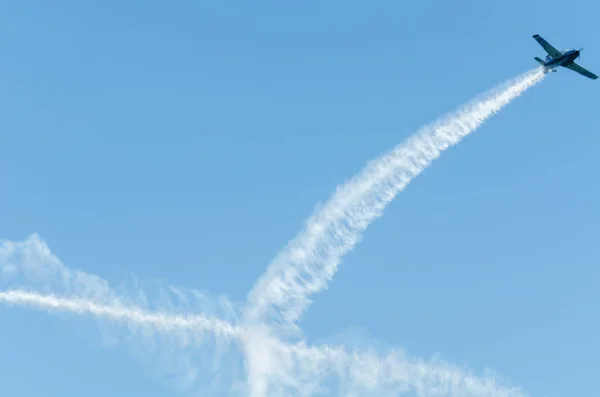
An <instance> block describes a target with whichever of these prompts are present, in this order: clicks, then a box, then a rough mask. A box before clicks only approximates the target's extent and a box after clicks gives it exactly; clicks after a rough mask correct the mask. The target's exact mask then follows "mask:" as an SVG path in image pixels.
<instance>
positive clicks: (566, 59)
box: [544, 50, 579, 67]
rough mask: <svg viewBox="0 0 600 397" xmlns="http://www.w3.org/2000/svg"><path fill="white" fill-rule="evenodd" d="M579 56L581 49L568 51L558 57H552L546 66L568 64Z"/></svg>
mask: <svg viewBox="0 0 600 397" xmlns="http://www.w3.org/2000/svg"><path fill="white" fill-rule="evenodd" d="M578 57H579V50H571V51H567V52H565V53H564V54H562V55H561V56H559V57H557V58H552V59H550V60H549V61H547V62H546V63H544V66H547V67H555V66H567V65H570V64H572V63H573V61H575V60H576V59H577V58H578Z"/></svg>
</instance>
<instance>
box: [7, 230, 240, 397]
mask: <svg viewBox="0 0 600 397" xmlns="http://www.w3.org/2000/svg"><path fill="white" fill-rule="evenodd" d="M0 243H1V244H0V302H3V303H5V304H7V305H9V306H22V307H30V308H35V309H40V310H45V311H47V312H49V313H64V314H67V315H68V314H76V315H77V314H79V315H86V316H87V317H90V318H92V319H94V320H95V321H96V322H97V324H98V325H99V327H100V331H101V336H102V338H103V341H105V342H107V343H109V344H113V345H114V344H116V343H119V342H125V343H126V344H127V346H128V347H129V348H130V349H131V352H132V353H133V354H134V356H136V357H138V358H139V359H141V360H143V361H146V362H150V363H151V368H153V369H154V370H157V371H158V372H159V373H161V374H163V375H166V376H167V378H168V379H169V383H171V384H172V385H173V386H174V387H177V388H179V389H181V390H182V391H183V392H189V391H191V390H199V389H200V388H201V387H205V388H208V387H213V388H216V389H219V390H221V389H222V387H221V386H222V385H223V384H228V383H231V379H232V378H234V377H238V375H237V374H235V372H236V371H239V372H240V373H241V372H242V371H243V367H242V364H239V363H240V362H241V361H242V357H241V355H240V353H239V351H238V350H239V349H234V350H230V345H232V343H234V344H235V343H239V339H240V337H239V332H240V330H239V328H238V327H237V326H236V325H235V324H237V323H238V322H239V321H238V319H237V318H238V316H237V313H236V312H237V310H236V309H235V308H234V307H233V305H232V304H231V303H230V302H229V301H228V300H227V299H224V298H220V299H214V298H213V299H209V298H208V297H206V296H205V294H202V293H200V292H198V291H194V290H185V289H181V288H174V287H171V286H168V285H160V284H154V283H153V285H150V283H146V284H148V285H145V286H144V287H145V288H142V287H141V286H140V284H142V283H139V282H135V284H134V285H133V286H131V285H130V286H123V287H121V288H119V289H114V288H111V287H110V285H109V284H108V282H107V281H105V280H103V279H101V278H100V277H97V276H95V275H91V274H87V273H84V272H81V271H76V270H71V269H69V268H68V267H67V266H65V265H64V264H63V263H62V262H61V261H60V260H59V258H57V257H56V256H55V255H54V254H53V253H52V252H51V251H50V249H49V247H48V246H47V245H46V243H44V242H43V241H42V240H41V239H40V237H39V236H38V235H37V234H34V235H32V236H30V237H29V238H27V239H26V240H24V241H21V242H12V241H0ZM77 329H78V330H79V329H81V328H80V327H77ZM233 347H235V345H234V346H233ZM223 360H226V361H223ZM206 363H208V364H206ZM218 363H220V364H218ZM225 364H227V365H225ZM236 366H237V367H238V368H236ZM229 372H230V373H229ZM216 375H219V376H220V377H221V379H218V380H217V381H216V383H217V384H215V385H209V386H206V385H205V384H204V383H205V379H206V378H207V377H208V376H210V377H211V378H213V379H216ZM227 377H229V378H227Z"/></svg>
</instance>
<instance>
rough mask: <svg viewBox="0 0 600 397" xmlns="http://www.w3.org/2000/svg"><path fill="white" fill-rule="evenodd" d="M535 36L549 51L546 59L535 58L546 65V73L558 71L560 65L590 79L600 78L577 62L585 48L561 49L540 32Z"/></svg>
mask: <svg viewBox="0 0 600 397" xmlns="http://www.w3.org/2000/svg"><path fill="white" fill-rule="evenodd" d="M533 38H534V39H535V40H536V41H537V42H538V43H540V45H541V46H542V47H543V48H544V50H546V52H547V53H548V55H547V56H546V60H545V61H543V60H541V59H540V58H538V57H534V58H533V59H535V60H536V61H537V62H538V63H539V64H540V65H542V66H544V68H545V69H546V73H548V72H550V71H552V72H556V68H558V67H559V66H563V67H565V68H567V69H571V70H572V71H574V72H577V73H579V74H581V75H583V76H585V77H588V78H590V79H593V80H596V79H597V78H598V76H596V75H595V74H594V73H592V72H590V71H589V70H587V69H585V68H583V67H581V66H579V65H578V64H576V63H575V60H576V59H577V58H578V57H579V55H580V54H581V51H582V50H583V48H580V49H579V50H568V51H559V50H557V49H556V48H554V47H552V46H551V45H550V43H548V42H547V41H546V40H544V39H543V38H542V36H540V35H539V34H534V35H533Z"/></svg>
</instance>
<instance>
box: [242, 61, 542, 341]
mask: <svg viewBox="0 0 600 397" xmlns="http://www.w3.org/2000/svg"><path fill="white" fill-rule="evenodd" d="M543 77H544V72H543V70H542V69H540V68H536V69H534V70H531V71H529V72H527V73H524V74H522V75H520V76H518V77H516V78H514V79H512V80H510V81H508V82H506V83H504V84H502V85H500V86H498V87H496V88H494V89H492V90H491V91H489V92H488V93H486V94H484V96H483V97H482V98H479V99H476V100H474V101H471V102H470V103H468V104H466V105H465V106H463V107H462V108H460V109H459V110H457V111H456V112H453V113H450V114H449V115H446V116H445V117H443V118H442V119H440V120H438V121H436V122H434V123H433V124H430V125H427V126H425V127H423V128H422V129H421V130H419V131H418V132H417V133H415V134H414V135H412V136H411V137H409V138H408V139H407V140H406V141H404V142H402V143H401V144H399V145H398V146H397V147H395V148H394V149H392V150H391V151H389V152H388V153H386V154H384V155H383V156H381V157H379V158H377V159H375V160H373V161H371V162H370V163H369V164H368V165H367V166H366V167H365V169H364V170H363V171H362V172H361V173H360V174H358V175H357V176H355V177H353V178H352V179H351V180H350V181H348V182H347V183H345V184H344V185H342V186H341V187H338V189H337V191H336V192H335V194H334V195H333V196H332V197H331V198H330V199H329V201H328V202H327V203H325V205H324V206H323V207H322V208H321V209H320V210H318V211H317V212H316V213H314V214H313V215H312V216H311V217H310V218H309V219H308V220H307V221H306V226H305V228H304V229H303V231H302V232H301V233H300V234H299V235H298V236H297V237H296V238H295V239H294V240H292V241H291V242H289V243H288V245H287V246H286V247H285V248H284V249H283V250H282V251H281V252H280V253H279V254H278V255H277V256H276V257H275V259H274V260H273V261H272V262H271V264H270V265H269V267H268V270H267V272H266V273H265V274H264V275H263V276H262V277H261V278H260V279H259V280H258V282H257V283H256V284H255V286H254V288H253V289H252V290H251V292H250V293H249V295H248V304H247V306H246V311H245V313H244V320H245V321H247V322H256V323H260V322H262V321H267V319H268V318H266V316H268V315H269V316H270V319H271V320H275V321H277V322H279V326H280V327H282V329H286V330H287V331H292V332H297V331H298V330H299V328H298V326H297V325H296V324H295V323H296V322H297V321H298V320H299V319H300V318H301V316H302V314H303V312H304V311H305V309H306V308H307V307H308V305H309V304H310V302H311V301H310V295H311V294H314V293H317V292H319V291H321V290H322V289H324V288H326V287H327V283H328V282H329V280H331V279H332V278H333V276H334V274H335V272H336V271H337V268H338V266H339V263H340V261H341V259H342V257H343V256H344V255H345V254H346V253H347V252H349V251H350V250H351V249H352V248H353V247H354V246H355V245H356V244H357V243H358V242H359V241H360V239H361V235H362V233H363V232H364V230H365V229H366V228H367V226H368V225H369V224H370V223H371V222H372V221H373V220H375V219H376V218H378V217H379V216H380V215H381V214H382V212H383V210H384V208H385V207H386V205H387V204H388V203H389V202H390V201H392V200H393V198H394V197H395V196H396V195H397V194H398V193H399V192H401V191H402V190H403V189H404V188H405V187H406V186H407V185H408V184H409V183H410V181H411V180H412V179H414V178H415V177H416V176H417V175H419V174H420V173H421V172H422V171H423V170H425V169H426V168H427V167H428V166H429V164H430V163H431V162H432V161H433V160H435V159H436V158H437V157H439V156H440V154H441V152H442V151H444V150H445V149H447V148H449V147H450V146H452V145H454V144H456V143H458V142H459V141H460V140H461V139H463V138H464V137H465V136H467V135H468V134H470V133H471V132H473V131H475V129H477V127H479V126H480V125H481V124H482V123H483V122H484V121H485V120H487V119H488V118H489V117H491V116H492V115H494V114H495V113H497V112H498V111H500V110H501V109H502V108H503V107H504V106H505V105H507V104H508V103H509V102H511V101H512V100H513V99H515V98H516V97H518V96H519V95H521V94H522V93H523V92H525V90H527V89H528V88H529V87H531V86H533V85H534V84H536V83H538V82H540V81H541V80H542V79H543Z"/></svg>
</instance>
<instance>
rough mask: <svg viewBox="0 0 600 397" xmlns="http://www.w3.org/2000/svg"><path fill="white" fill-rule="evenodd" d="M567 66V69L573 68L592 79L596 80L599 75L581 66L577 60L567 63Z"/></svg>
mask: <svg viewBox="0 0 600 397" xmlns="http://www.w3.org/2000/svg"><path fill="white" fill-rule="evenodd" d="M565 67H566V68H567V69H571V70H572V71H574V72H577V73H579V74H581V75H583V76H585V77H587V78H590V79H592V80H596V79H597V78H598V76H596V75H595V74H594V73H592V72H590V71H589V70H587V69H586V68H584V67H581V66H579V65H578V64H576V63H575V62H573V63H571V64H570V65H567V66H565Z"/></svg>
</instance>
